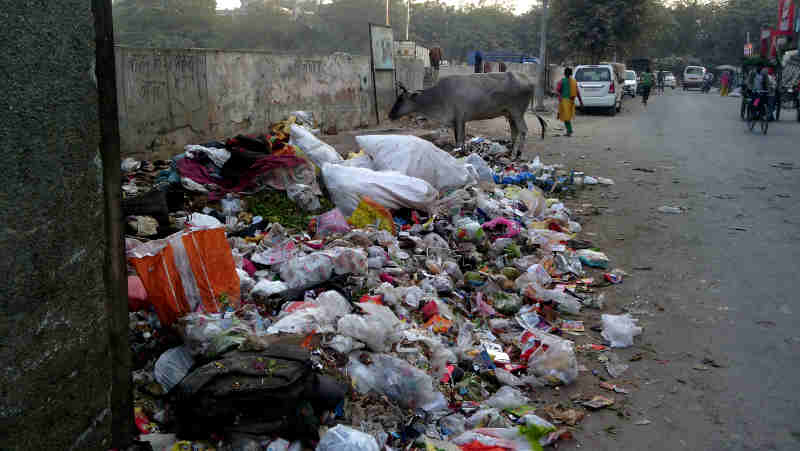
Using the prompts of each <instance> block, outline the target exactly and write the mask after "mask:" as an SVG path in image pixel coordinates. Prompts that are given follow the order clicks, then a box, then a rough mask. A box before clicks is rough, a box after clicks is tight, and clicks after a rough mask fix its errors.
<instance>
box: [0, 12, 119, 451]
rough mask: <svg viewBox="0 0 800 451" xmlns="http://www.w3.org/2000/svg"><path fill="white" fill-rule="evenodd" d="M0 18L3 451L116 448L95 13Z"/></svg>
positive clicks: (23, 14) (14, 14)
mask: <svg viewBox="0 0 800 451" xmlns="http://www.w3.org/2000/svg"><path fill="white" fill-rule="evenodd" d="M42 5H43V3H42V2H18V1H15V2H3V14H0V42H2V43H3V51H2V56H0V64H1V65H2V67H3V70H2V71H0V86H2V87H3V94H2V96H0V111H2V112H3V113H2V120H0V149H1V151H2V155H3V158H2V159H0V168H2V172H3V174H4V182H3V194H2V195H0V214H1V215H2V217H3V223H4V224H3V226H2V227H0V253H2V255H3V258H2V259H0V362H2V371H0V449H3V450H23V449H24V450H56V449H57V450H89V451H91V450H103V449H107V448H108V447H109V444H110V442H108V435H109V431H110V420H111V414H110V410H109V408H108V406H109V393H110V385H111V383H110V371H109V369H110V364H109V362H108V352H109V349H108V342H109V338H108V329H107V326H106V325H107V318H108V317H107V314H106V311H105V296H106V293H105V289H104V284H103V268H104V242H105V239H104V227H103V219H104V216H103V199H102V198H103V186H102V163H101V161H100V157H99V153H98V144H99V125H98V124H99V121H98V107H97V92H96V84H95V82H94V79H93V77H94V60H95V54H94V25H93V17H92V10H91V2H90V1H87V0H60V1H57V2H47V8H42Z"/></svg>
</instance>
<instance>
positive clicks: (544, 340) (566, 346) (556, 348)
mask: <svg viewBox="0 0 800 451" xmlns="http://www.w3.org/2000/svg"><path fill="white" fill-rule="evenodd" d="M526 333H527V334H530V333H531V332H530V331H526ZM535 337H536V338H538V339H540V340H541V345H540V346H538V347H537V348H536V349H535V350H534V351H533V352H532V353H531V354H530V357H529V358H528V373H529V374H531V375H533V376H536V377H544V378H546V379H548V380H550V381H552V382H561V383H563V384H570V383H572V381H574V380H575V378H577V377H578V360H577V359H576V357H575V350H574V348H573V346H572V342H570V341H567V340H563V339H560V338H558V337H555V336H553V335H550V334H546V333H541V334H535ZM524 352H525V351H524V350H523V354H524Z"/></svg>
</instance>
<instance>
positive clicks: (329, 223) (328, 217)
mask: <svg viewBox="0 0 800 451" xmlns="http://www.w3.org/2000/svg"><path fill="white" fill-rule="evenodd" d="M316 219H317V233H316V238H326V237H328V236H330V235H333V234H335V233H340V234H345V233H347V232H349V231H350V224H348V223H347V218H345V217H344V215H343V214H342V211H341V210H339V209H338V208H334V209H333V210H331V211H329V212H326V213H323V214H321V215H319V216H317V218H316Z"/></svg>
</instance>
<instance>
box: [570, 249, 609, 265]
mask: <svg viewBox="0 0 800 451" xmlns="http://www.w3.org/2000/svg"><path fill="white" fill-rule="evenodd" d="M575 253H576V254H577V255H578V258H580V260H581V263H583V264H584V265H586V266H591V267H592V268H608V257H607V256H606V254H604V253H602V252H597V251H593V250H591V249H581V250H579V251H576V252H575Z"/></svg>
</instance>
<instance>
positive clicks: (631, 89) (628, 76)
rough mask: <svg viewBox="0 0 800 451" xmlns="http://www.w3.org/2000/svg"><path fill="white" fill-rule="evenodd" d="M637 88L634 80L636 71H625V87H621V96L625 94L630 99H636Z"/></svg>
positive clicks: (637, 82)
mask: <svg viewBox="0 0 800 451" xmlns="http://www.w3.org/2000/svg"><path fill="white" fill-rule="evenodd" d="M638 87H639V81H638V79H637V78H636V71H634V70H626V71H625V85H624V86H623V87H622V89H623V94H627V95H629V96H631V97H636V91H637V89H638Z"/></svg>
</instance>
